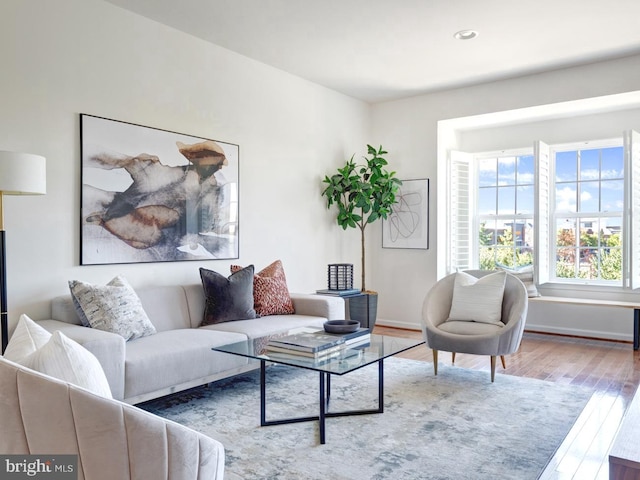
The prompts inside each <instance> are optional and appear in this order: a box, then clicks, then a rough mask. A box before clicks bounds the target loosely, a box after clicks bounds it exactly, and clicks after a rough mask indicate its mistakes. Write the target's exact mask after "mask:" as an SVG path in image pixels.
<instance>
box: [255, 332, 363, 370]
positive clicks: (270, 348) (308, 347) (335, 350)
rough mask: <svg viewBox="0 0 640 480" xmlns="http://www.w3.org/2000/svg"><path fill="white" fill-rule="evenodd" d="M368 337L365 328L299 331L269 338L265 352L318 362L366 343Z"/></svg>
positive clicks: (273, 355)
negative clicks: (346, 331) (328, 331)
mask: <svg viewBox="0 0 640 480" xmlns="http://www.w3.org/2000/svg"><path fill="white" fill-rule="evenodd" d="M370 338H371V335H370V332H369V329H367V328H361V329H359V330H358V331H356V332H353V333H347V334H335V333H327V332H324V331H322V330H318V331H315V332H301V333H294V334H292V335H287V336H284V337H279V338H273V339H271V340H269V342H268V343H267V346H266V349H265V350H266V351H265V353H266V354H267V355H268V356H269V357H273V358H281V359H296V360H301V359H303V360H304V359H307V360H310V361H314V362H320V361H324V360H329V359H331V358H335V357H339V356H340V355H341V354H342V353H343V352H344V351H345V350H347V349H349V348H355V347H356V346H363V345H366V344H368V342H369V340H370Z"/></svg>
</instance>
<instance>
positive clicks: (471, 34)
mask: <svg viewBox="0 0 640 480" xmlns="http://www.w3.org/2000/svg"><path fill="white" fill-rule="evenodd" d="M477 36H478V32H477V31H475V30H460V31H459V32H456V33H454V34H453V37H454V38H457V39H458V40H471V39H472V38H476V37H477Z"/></svg>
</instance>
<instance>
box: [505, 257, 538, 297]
mask: <svg viewBox="0 0 640 480" xmlns="http://www.w3.org/2000/svg"><path fill="white" fill-rule="evenodd" d="M498 268H499V269H500V270H504V271H505V272H507V273H510V274H511V275H513V276H514V277H516V278H518V280H520V281H521V282H522V283H524V286H525V287H526V288H527V295H528V296H529V297H539V296H540V292H538V289H537V288H536V284H535V283H534V282H533V265H527V266H525V267H520V268H509V267H503V266H500V265H499V266H498Z"/></svg>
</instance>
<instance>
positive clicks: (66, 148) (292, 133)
mask: <svg viewBox="0 0 640 480" xmlns="http://www.w3.org/2000/svg"><path fill="white" fill-rule="evenodd" d="M0 59H2V66H1V70H2V74H1V75H0V149H2V150H11V151H25V152H30V153H36V154H40V155H44V156H45V157H46V158H47V195H46V196H42V197H6V198H5V229H6V231H7V241H8V246H7V253H8V265H7V268H8V279H9V281H8V294H9V314H10V324H11V326H12V328H13V325H15V322H16V321H17V318H18V316H19V314H21V313H27V314H28V315H30V316H32V317H33V318H46V317H48V315H49V300H50V299H51V297H53V296H55V295H61V294H65V293H67V292H68V286H67V281H68V280H70V279H80V280H84V281H88V282H107V281H109V280H110V279H111V278H112V277H113V276H115V275H116V274H123V275H124V276H125V277H127V278H128V279H129V281H130V282H131V283H132V284H133V285H134V286H139V285H147V284H175V283H182V282H199V281H200V279H199V276H198V268H199V267H200V266H204V267H205V268H209V269H212V270H216V271H219V272H221V273H227V272H228V271H229V264H231V263H239V264H242V265H247V264H249V263H253V264H255V266H256V268H257V269H258V270H259V269H261V268H262V267H264V266H266V265H267V264H268V263H270V262H271V261H273V260H275V259H277V258H280V259H282V261H283V263H284V267H285V271H286V274H287V280H288V283H289V287H290V289H291V290H293V291H314V290H315V289H317V288H325V286H326V269H327V264H328V263H336V262H348V261H352V259H354V258H358V257H359V245H358V235H357V232H356V231H355V230H354V231H353V232H352V233H351V234H349V233H347V234H345V233H343V232H342V230H341V229H339V227H337V225H334V220H333V217H332V215H331V213H330V212H328V211H327V210H326V208H325V205H324V202H323V199H322V198H321V196H320V192H321V179H322V178H323V176H324V175H325V174H326V173H329V172H331V171H333V169H334V168H336V167H338V166H339V165H341V164H342V163H343V161H344V159H346V158H348V157H350V156H351V155H352V154H353V153H358V154H364V153H366V152H365V150H364V149H365V146H366V144H367V143H368V142H370V140H369V133H370V107H369V106H368V105H367V104H365V103H363V102H360V101H356V100H354V99H351V98H349V97H346V96H343V95H341V94H338V93H336V92H333V91H331V90H328V89H325V88H323V87H320V86H318V85H315V84H312V83H310V82H307V81H304V80H302V79H300V78H298V77H295V76H292V75H288V74H285V73H283V72H281V71H279V70H276V69H273V68H271V67H268V66H265V65H263V64H260V63H257V62H254V61H251V60H249V59H247V58H246V57H243V56H240V55H237V54H234V53H232V52H229V51H227V50H224V49H222V48H218V47H215V46H212V45H210V44H207V43H205V42H203V41H201V40H199V39H196V38H194V37H191V36H189V35H186V34H183V33H181V32H178V31H176V30H173V29H170V28H168V27H165V26H162V25H160V24H157V23H155V22H152V21H149V20H146V19H144V18H142V17H139V16H136V15H134V14H132V13H129V12H127V11H125V10H122V9H120V8H118V7H115V6H113V5H111V4H108V3H105V2H102V1H100V0H56V1H55V2H52V1H49V0H3V2H2V3H1V4H0ZM80 113H88V114H92V115H98V116H102V117H107V118H112V119H117V120H123V121H127V122H131V123H137V124H141V125H147V126H151V127H157V128H161V129H166V130H172V131H176V132H181V133H186V134H190V135H194V136H200V137H205V138H213V139H217V140H221V141H224V142H229V143H235V144H239V145H240V229H241V230H240V231H241V234H240V258H239V259H238V260H229V261H223V260H220V261H206V262H176V263H146V264H134V265H131V264H130V265H106V266H79V248H80V233H79V218H80V210H79V209H80V185H79V184H80V138H79V114H80ZM353 263H356V262H353Z"/></svg>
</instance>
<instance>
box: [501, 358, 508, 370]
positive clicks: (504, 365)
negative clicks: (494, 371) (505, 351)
mask: <svg viewBox="0 0 640 480" xmlns="http://www.w3.org/2000/svg"><path fill="white" fill-rule="evenodd" d="M500 360H501V361H502V368H504V369H505V370H506V369H507V362H506V361H505V359H504V355H500Z"/></svg>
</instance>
